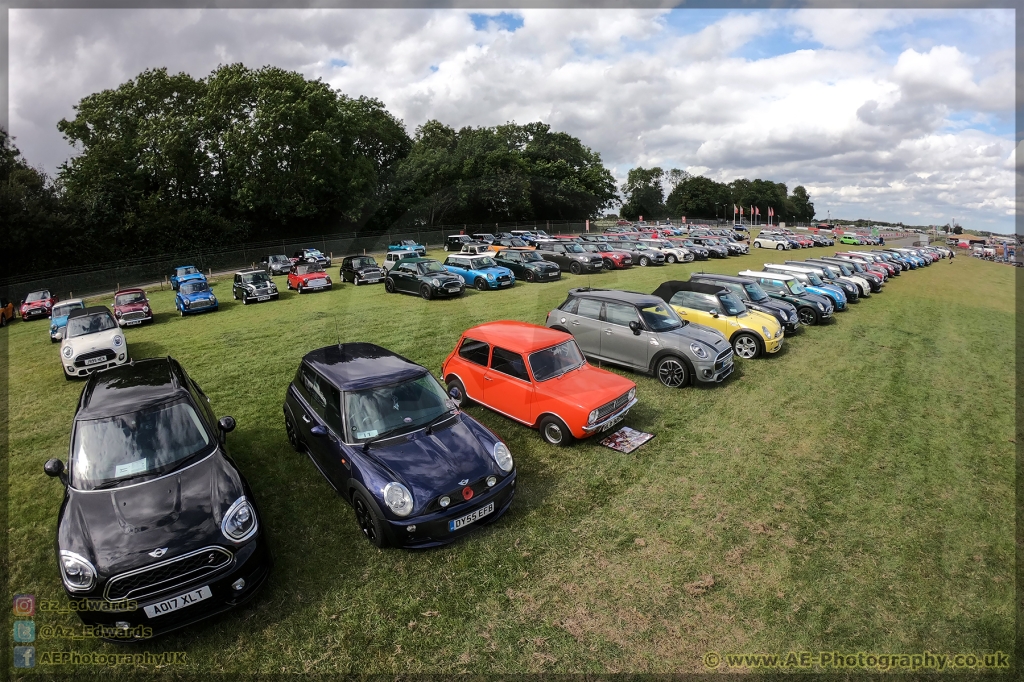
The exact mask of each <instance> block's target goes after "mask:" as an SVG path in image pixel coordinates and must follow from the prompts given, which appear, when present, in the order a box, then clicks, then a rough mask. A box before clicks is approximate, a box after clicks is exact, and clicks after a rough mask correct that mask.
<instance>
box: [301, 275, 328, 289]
mask: <svg viewBox="0 0 1024 682" xmlns="http://www.w3.org/2000/svg"><path fill="white" fill-rule="evenodd" d="M306 286H308V287H325V286H327V280H326V279H324V278H323V277H317V278H316V279H311V280H309V281H308V282H306Z"/></svg>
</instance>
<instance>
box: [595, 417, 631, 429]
mask: <svg viewBox="0 0 1024 682" xmlns="http://www.w3.org/2000/svg"><path fill="white" fill-rule="evenodd" d="M625 418H626V415H624V414H620V415H619V416H618V417H616V418H615V419H613V420H611V421H610V422H608V423H607V424H605V425H604V426H602V427H601V429H600V430H601V431H602V432H604V431H607V430H608V429H610V428H612V427H613V426H615V425H616V424H618V423H619V422H620V421H622V420H623V419H625Z"/></svg>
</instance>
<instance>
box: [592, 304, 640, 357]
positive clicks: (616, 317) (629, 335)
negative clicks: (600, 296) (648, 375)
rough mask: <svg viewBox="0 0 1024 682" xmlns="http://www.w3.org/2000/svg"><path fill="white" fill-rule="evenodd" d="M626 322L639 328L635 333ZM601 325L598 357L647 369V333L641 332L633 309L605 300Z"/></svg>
mask: <svg viewBox="0 0 1024 682" xmlns="http://www.w3.org/2000/svg"><path fill="white" fill-rule="evenodd" d="M630 322H636V323H637V324H638V325H640V327H641V329H640V333H639V334H634V333H633V330H632V329H630V328H629V323H630ZM602 323H603V324H602V325H601V355H602V357H604V358H605V359H607V360H608V361H609V362H614V363H617V364H620V365H624V366H626V367H633V368H639V369H644V370H645V369H647V366H648V363H649V358H648V353H649V350H648V349H649V348H650V347H651V345H650V343H651V342H650V333H649V332H646V331H644V330H643V324H642V323H641V322H640V316H639V315H638V314H637V312H636V308H635V307H634V306H632V305H630V304H628V303H614V302H612V301H605V304H604V315H603V319H602Z"/></svg>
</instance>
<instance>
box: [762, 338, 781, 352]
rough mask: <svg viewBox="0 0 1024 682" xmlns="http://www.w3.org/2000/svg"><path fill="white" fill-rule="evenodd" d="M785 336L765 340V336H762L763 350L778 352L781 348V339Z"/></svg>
mask: <svg viewBox="0 0 1024 682" xmlns="http://www.w3.org/2000/svg"><path fill="white" fill-rule="evenodd" d="M785 338H786V337H785V336H780V337H779V338H777V339H769V340H765V338H764V337H763V336H762V337H761V340H762V341H764V352H765V353H778V352H779V351H780V350H782V340H783V339H785Z"/></svg>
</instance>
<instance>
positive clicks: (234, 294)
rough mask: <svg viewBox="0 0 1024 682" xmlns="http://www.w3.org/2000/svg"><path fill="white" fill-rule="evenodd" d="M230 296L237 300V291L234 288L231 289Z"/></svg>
mask: <svg viewBox="0 0 1024 682" xmlns="http://www.w3.org/2000/svg"><path fill="white" fill-rule="evenodd" d="M231 298H232V299H234V300H236V301H237V300H238V292H236V291H235V290H234V289H232V290H231Z"/></svg>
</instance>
